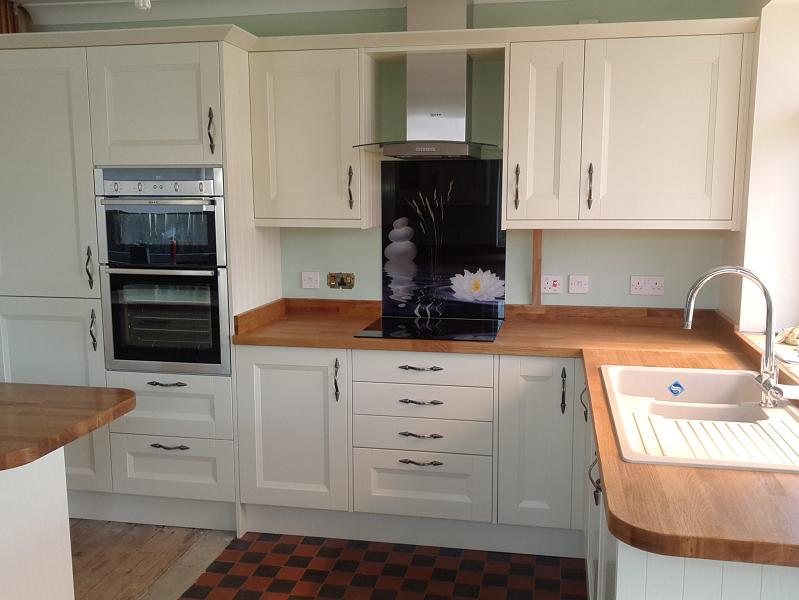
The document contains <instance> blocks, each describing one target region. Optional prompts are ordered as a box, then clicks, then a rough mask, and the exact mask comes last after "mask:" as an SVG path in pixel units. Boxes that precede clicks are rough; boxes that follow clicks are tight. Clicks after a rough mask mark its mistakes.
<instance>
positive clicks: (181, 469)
mask: <svg viewBox="0 0 799 600" xmlns="http://www.w3.org/2000/svg"><path fill="white" fill-rule="evenodd" d="M170 448H171V449H170ZM111 470H112V474H113V480H114V492H117V493H120V494H140V495H143V496H164V497H169V498H192V499H196V500H222V501H225V502H233V500H234V498H235V495H234V488H233V442H230V441H227V440H199V439H188V438H175V437H162V436H149V435H128V434H124V433H112V434H111Z"/></svg>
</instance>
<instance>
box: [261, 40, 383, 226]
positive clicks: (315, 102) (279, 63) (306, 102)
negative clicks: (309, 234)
mask: <svg viewBox="0 0 799 600" xmlns="http://www.w3.org/2000/svg"><path fill="white" fill-rule="evenodd" d="M250 90H251V92H250V93H251V114H252V150H253V179H254V192H255V193H254V198H255V199H254V204H255V219H256V224H258V225H265V226H273V227H291V226H295V227H356V228H357V227H370V226H372V225H374V224H376V223H373V222H372V219H373V218H374V214H373V212H372V211H370V210H369V209H370V208H371V206H370V204H369V203H368V202H364V201H363V198H362V196H363V194H362V175H363V171H364V169H363V167H364V165H362V161H363V162H365V163H369V164H371V163H374V162H375V160H377V164H378V165H379V159H375V158H370V157H368V156H365V153H364V151H362V150H358V149H355V148H353V146H354V145H356V144H358V143H359V139H360V136H359V130H360V123H359V119H360V116H359V115H360V110H359V106H360V88H359V71H358V50H357V49H344V50H303V51H296V52H294V51H292V52H256V53H253V54H251V55H250ZM362 155H363V156H362ZM378 173H379V168H378Z"/></svg>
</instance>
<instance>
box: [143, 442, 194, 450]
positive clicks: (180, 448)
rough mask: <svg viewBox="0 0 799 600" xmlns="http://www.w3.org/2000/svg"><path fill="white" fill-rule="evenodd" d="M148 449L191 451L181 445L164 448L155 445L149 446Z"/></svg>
mask: <svg viewBox="0 0 799 600" xmlns="http://www.w3.org/2000/svg"><path fill="white" fill-rule="evenodd" d="M150 448H155V449H157V450H191V448H189V447H188V446H184V445H183V444H181V445H180V446H164V445H163V444H159V443H157V442H156V443H155V444H150Z"/></svg>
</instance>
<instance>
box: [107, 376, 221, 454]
mask: <svg viewBox="0 0 799 600" xmlns="http://www.w3.org/2000/svg"><path fill="white" fill-rule="evenodd" d="M106 381H107V382H108V386H109V387H121V388H128V389H131V390H133V391H134V392H136V408H135V410H133V411H131V412H130V413H128V414H127V415H125V416H123V417H121V418H119V419H117V420H116V421H113V422H112V423H111V431H112V432H114V433H136V434H143V435H170V436H175V437H194V438H209V439H219V440H232V439H233V392H232V389H231V379H230V377H209V376H203V375H167V374H164V373H123V372H120V371H107V372H106Z"/></svg>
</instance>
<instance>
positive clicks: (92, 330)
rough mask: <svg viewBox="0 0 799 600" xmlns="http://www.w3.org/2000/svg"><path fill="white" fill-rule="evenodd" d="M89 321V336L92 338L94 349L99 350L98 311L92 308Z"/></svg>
mask: <svg viewBox="0 0 799 600" xmlns="http://www.w3.org/2000/svg"><path fill="white" fill-rule="evenodd" d="M89 318H90V321H89V337H90V338H92V350H94V351H95V352H97V331H96V330H97V313H95V312H94V309H92V312H91V315H90V317H89Z"/></svg>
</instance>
